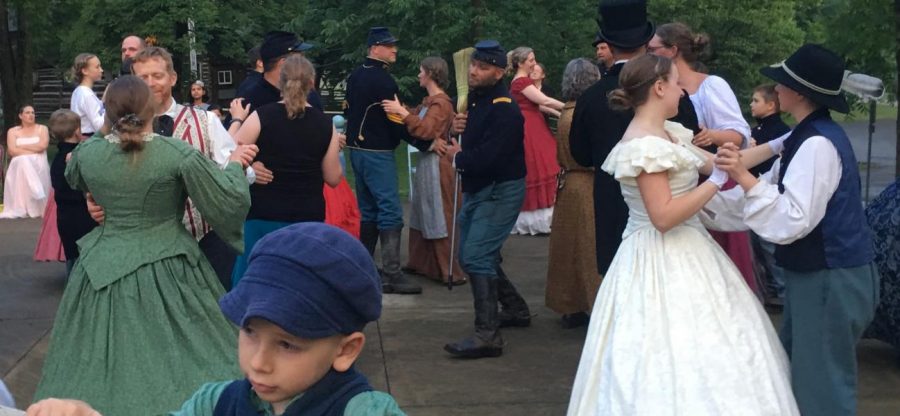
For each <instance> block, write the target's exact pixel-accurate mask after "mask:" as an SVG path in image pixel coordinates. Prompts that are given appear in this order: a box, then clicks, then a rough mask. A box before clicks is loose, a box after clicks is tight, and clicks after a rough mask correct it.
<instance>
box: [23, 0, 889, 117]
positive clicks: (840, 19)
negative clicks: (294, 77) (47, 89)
mask: <svg viewBox="0 0 900 416" xmlns="http://www.w3.org/2000/svg"><path fill="white" fill-rule="evenodd" d="M11 3H12V7H24V8H27V9H28V11H29V13H28V18H29V21H30V26H29V27H30V35H31V38H32V49H33V50H32V51H31V53H30V54H29V56H30V57H31V59H33V61H34V62H33V63H34V66H35V67H41V66H55V67H57V68H60V69H65V68H67V67H68V66H69V65H70V63H71V60H72V58H73V57H74V56H75V55H76V54H78V53H79V52H84V51H91V52H95V53H98V54H100V56H101V58H102V60H103V62H104V66H105V67H106V69H107V70H108V71H115V70H117V69H118V63H119V50H118V49H119V42H120V40H121V38H122V37H123V36H124V35H125V34H129V33H136V34H139V35H141V36H152V37H154V38H156V39H157V42H158V44H159V45H162V46H165V47H167V48H169V49H171V50H172V51H173V52H174V53H175V54H176V56H179V57H181V67H180V68H181V69H182V71H186V70H187V66H186V65H187V52H188V50H189V37H188V36H187V33H186V25H185V22H186V21H187V20H188V18H190V19H192V20H193V21H194V22H195V27H196V30H195V33H194V34H195V37H196V47H197V49H198V51H199V52H200V53H201V55H202V54H207V55H211V56H216V57H218V58H219V59H222V58H225V59H233V60H235V61H237V62H243V61H244V52H245V51H246V49H248V48H250V47H251V46H253V45H255V44H257V43H258V42H259V41H260V39H261V36H262V34H263V33H265V32H266V31H268V30H272V29H287V30H293V31H295V32H297V33H298V34H300V35H301V36H303V37H304V38H306V39H310V40H312V41H314V42H316V43H317V44H318V45H319V46H320V47H319V48H318V49H317V50H315V51H314V52H313V53H312V54H311V55H312V58H313V60H314V61H316V63H317V65H318V67H319V70H320V73H321V75H322V77H324V80H325V81H327V82H329V83H334V82H339V81H340V80H341V79H343V78H344V77H345V76H346V74H347V72H348V71H349V70H351V69H352V68H353V67H354V66H355V65H358V63H359V62H360V60H361V59H362V58H363V56H364V55H365V38H366V30H367V28H368V27H370V26H376V25H384V26H388V27H390V28H391V30H392V31H393V32H394V34H395V35H396V36H397V37H398V38H400V39H401V43H400V47H401V50H400V58H399V61H398V63H397V65H396V66H395V68H394V74H395V75H396V76H397V78H398V81H399V83H400V85H401V90H402V91H403V95H404V97H403V98H405V101H414V100H417V99H418V98H419V96H420V94H421V93H422V92H421V91H419V88H417V87H416V79H415V76H416V74H417V72H418V68H417V65H416V63H417V62H418V61H419V60H421V59H422V58H423V57H425V56H429V55H440V56H443V57H444V58H445V59H447V60H448V61H450V60H451V55H452V53H453V52H454V51H456V50H458V49H460V48H463V47H466V46H470V45H471V44H472V43H473V42H474V41H476V40H478V39H483V38H496V39H498V40H500V41H501V43H502V44H503V45H504V46H506V47H507V48H508V49H512V48H513V47H515V46H519V45H528V46H531V47H533V48H534V49H535V51H536V55H537V58H538V60H539V61H541V62H543V63H544V64H545V65H547V67H548V71H547V73H548V82H549V83H551V84H554V87H555V86H556V85H558V84H557V83H558V82H559V81H560V78H561V74H562V70H563V68H564V67H565V64H566V63H567V62H568V60H570V59H572V58H575V57H593V55H594V52H593V48H592V47H591V45H590V42H591V40H592V39H593V37H594V33H595V31H596V23H595V19H596V18H597V2H596V1H588V0H572V1H567V2H560V1H556V0H530V1H523V2H510V1H500V0H465V1H463V0H450V1H446V0H445V1H436V0H386V1H384V2H370V1H364V0H316V1H313V0H297V1H289V2H281V1H275V0H247V1H237V0H181V1H168V0H141V1H135V0H52V1H49V2H26V1H21V0H20V1H11ZM892 5H893V2H890V1H889V0H728V1H725V0H651V1H650V14H651V18H652V20H654V21H655V22H656V23H658V24H661V23H665V22H669V21H681V22H684V23H687V24H688V25H690V26H692V27H693V28H694V29H695V30H697V31H702V32H706V33H708V34H709V35H710V37H711V38H712V46H713V54H712V56H711V58H710V59H709V60H708V61H707V62H706V65H707V67H708V68H709V71H710V72H712V73H715V74H719V75H721V76H723V77H724V78H725V79H726V80H728V81H729V82H730V83H731V84H732V86H733V87H734V89H735V92H736V93H737V95H738V97H739V101H740V102H741V103H742V105H745V106H746V102H747V101H748V97H747V95H748V93H749V90H750V89H751V88H752V87H753V86H754V85H756V84H757V83H759V82H761V81H763V79H762V78H761V77H760V76H759V75H758V69H759V68H760V67H761V66H763V65H767V64H771V63H774V62H778V61H780V60H782V59H784V57H786V56H787V55H788V54H789V53H790V52H791V51H792V50H793V49H795V48H796V47H797V46H799V45H800V44H802V43H803V42H804V41H815V42H819V43H824V44H826V45H827V46H828V47H831V48H833V49H835V50H837V51H838V52H840V53H842V54H844V55H845V56H846V57H847V59H848V62H849V67H850V68H851V69H853V70H858V71H861V72H867V73H871V74H873V75H876V76H879V77H881V78H883V79H885V80H886V81H887V82H888V83H889V84H890V85H891V89H890V90H891V91H893V86H894V85H895V84H896V82H895V78H896V76H895V75H894V74H896V62H895V59H894V56H895V49H896V45H895V42H894V37H895V33H896V32H895V28H894V23H893V21H894V13H892V11H893V10H892ZM450 66H451V68H452V66H453V65H452V63H451V65H450ZM189 78H190V77H188V76H185V75H184V74H183V76H182V79H183V80H185V81H186V80H187V79H189ZM451 79H452V76H451ZM555 89H557V90H558V87H557V88H555Z"/></svg>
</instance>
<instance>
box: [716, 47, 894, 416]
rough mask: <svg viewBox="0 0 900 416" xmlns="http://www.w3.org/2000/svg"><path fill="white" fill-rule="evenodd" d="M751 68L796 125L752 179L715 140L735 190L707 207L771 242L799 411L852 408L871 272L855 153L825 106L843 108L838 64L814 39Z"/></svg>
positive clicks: (821, 413) (874, 294)
mask: <svg viewBox="0 0 900 416" xmlns="http://www.w3.org/2000/svg"><path fill="white" fill-rule="evenodd" d="M760 72H762V74H763V75H765V76H767V77H769V78H771V79H772V80H774V81H775V82H777V83H778V85H777V86H776V87H775V90H776V91H777V92H778V99H779V101H780V103H781V108H782V110H784V111H786V112H788V113H790V114H791V115H793V116H794V118H795V119H796V120H797V121H798V122H799V124H797V126H796V127H795V128H794V130H793V132H792V133H791V134H790V136H788V137H787V139H786V140H784V142H783V153H782V155H781V158H780V159H779V160H778V161H776V162H775V164H774V165H773V166H772V169H771V170H770V171H769V172H768V173H765V174H763V175H762V176H760V178H759V179H757V178H756V177H754V176H753V174H752V173H750V172H749V171H748V170H747V169H746V168H745V167H744V166H743V165H742V163H741V161H740V158H739V156H738V153H737V151H736V149H734V148H720V151H719V153H718V155H717V157H716V166H718V167H719V168H720V169H723V170H726V171H728V173H729V175H730V176H731V177H732V178H733V179H734V180H735V181H737V182H738V184H740V185H741V188H735V189H733V190H731V191H726V192H720V193H719V195H718V196H717V197H716V198H715V199H713V201H711V203H710V204H708V205H707V209H710V210H713V211H718V210H719V209H720V208H724V209H725V211H727V208H725V207H726V206H727V207H730V208H731V212H730V213H729V212H725V211H723V212H719V213H717V214H719V215H717V218H716V222H717V223H718V224H719V225H724V224H725V223H731V226H733V227H734V228H737V229H740V228H746V227H749V228H750V229H751V230H753V231H754V232H755V233H757V234H758V235H759V236H760V237H761V238H763V239H765V240H767V241H771V242H773V243H775V244H776V245H777V246H776V249H775V259H776V263H777V264H778V265H779V266H781V267H783V268H784V272H785V273H784V277H785V283H786V286H787V292H786V296H785V298H786V299H785V300H786V302H785V308H784V322H783V325H782V328H781V334H780V335H781V341H782V343H783V344H784V348H785V349H786V350H787V353H788V356H789V357H790V359H791V376H792V385H793V388H794V396H795V397H796V399H797V404H798V406H799V408H800V412H801V413H802V414H804V415H816V416H827V415H853V414H856V379H857V369H856V343H857V341H859V339H860V337H861V336H862V332H863V330H864V329H865V328H866V326H868V324H869V322H870V321H871V320H872V317H873V315H874V312H875V307H876V305H877V303H878V297H879V296H878V291H879V276H878V272H877V269H876V268H875V265H874V263H873V258H874V254H873V246H872V236H871V233H870V231H869V227H868V224H867V222H866V218H865V215H864V214H863V207H862V203H861V201H862V198H861V195H860V180H859V171H858V168H857V164H856V157H855V156H854V154H853V148H852V147H851V145H850V139H849V138H848V137H847V134H846V133H845V132H844V130H843V129H842V128H841V127H840V126H839V125H838V124H837V123H835V122H834V121H833V120H832V119H831V116H830V114H829V109H832V110H835V111H838V112H841V113H846V112H847V111H848V110H849V107H848V106H847V101H846V100H845V99H844V95H843V93H842V92H841V81H842V79H843V75H844V62H843V60H842V59H841V58H840V57H839V56H837V55H836V54H834V53H833V52H831V51H829V50H827V49H825V48H823V47H821V46H818V45H804V46H802V47H801V48H800V49H798V50H797V51H796V52H794V54H793V55H791V56H790V57H789V58H788V59H787V60H785V61H784V62H782V63H779V64H776V65H772V66H770V67H767V68H763V69H762V70H761V71H760ZM742 191H743V192H742ZM744 192H745V193H744ZM722 202H725V203H726V204H724V205H723V204H721V203H722ZM728 214H731V218H729V215H728ZM729 228H731V227H729Z"/></svg>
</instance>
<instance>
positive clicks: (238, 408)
mask: <svg viewBox="0 0 900 416" xmlns="http://www.w3.org/2000/svg"><path fill="white" fill-rule="evenodd" d="M250 390H251V386H250V382H249V381H248V380H247V379H243V380H237V381H234V382H233V383H231V384H229V385H228V387H226V388H225V391H223V392H222V395H221V396H219V401H218V402H216V409H215V411H213V416H258V415H259V413H258V412H257V410H256V407H255V406H254V405H253V402H252V401H251V400H250V393H251V391H250ZM367 391H372V386H370V385H369V381H368V380H366V377H365V376H363V375H362V374H360V373H359V372H357V371H356V369H354V368H350V369H349V370H347V371H345V372H343V373H339V372H337V371H334V370H333V369H332V370H329V371H328V373H327V374H325V377H322V379H321V380H319V382H318V383H316V384H315V385H313V386H312V387H310V388H309V390H307V391H306V392H304V393H303V396H301V397H300V398H299V399H297V401H295V402H294V403H291V405H290V406H288V408H287V409H286V410H285V411H284V414H283V415H282V416H300V415H316V416H343V415H344V409H345V408H346V407H347V403H348V402H350V400H351V399H353V397H355V396H356V395H358V394H360V393H365V392H367Z"/></svg>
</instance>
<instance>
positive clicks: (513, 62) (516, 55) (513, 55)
mask: <svg viewBox="0 0 900 416" xmlns="http://www.w3.org/2000/svg"><path fill="white" fill-rule="evenodd" d="M532 53H534V49H531V48H529V47H527V46H519V47H518V48H515V49H513V50H511V51H509V52H508V53H507V54H506V73H508V74H510V75H515V73H516V71H518V70H519V65H520V64H521V63H522V62H525V61H526V60H528V55H529V54H532Z"/></svg>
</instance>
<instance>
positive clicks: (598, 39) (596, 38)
mask: <svg viewBox="0 0 900 416" xmlns="http://www.w3.org/2000/svg"><path fill="white" fill-rule="evenodd" d="M597 24H599V22H598V23H597ZM603 42H606V41H605V40H603V36H601V35H600V31H599V30H598V31H597V36H594V41H593V42H591V46H593V47H595V48H596V47H597V45H599V44H601V43H603Z"/></svg>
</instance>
